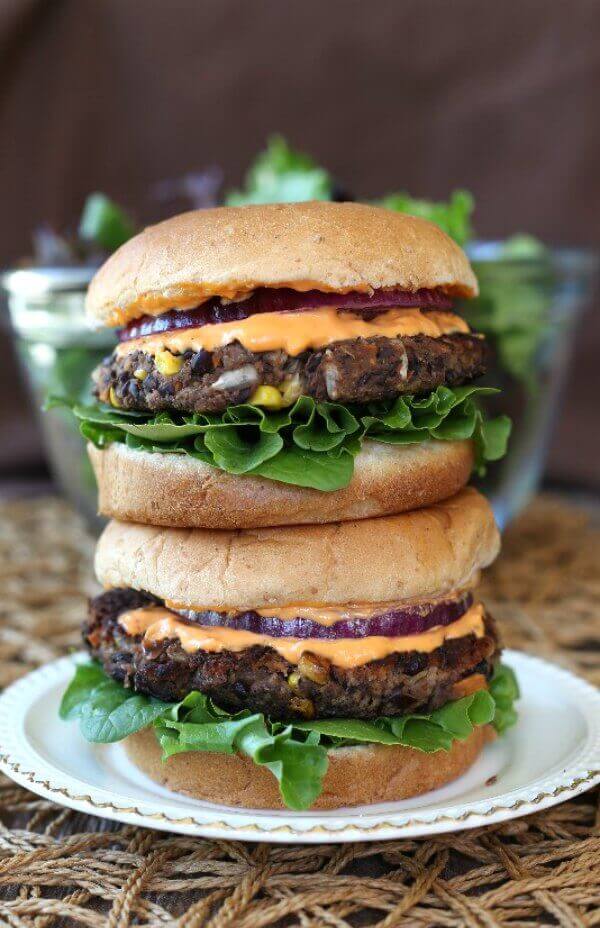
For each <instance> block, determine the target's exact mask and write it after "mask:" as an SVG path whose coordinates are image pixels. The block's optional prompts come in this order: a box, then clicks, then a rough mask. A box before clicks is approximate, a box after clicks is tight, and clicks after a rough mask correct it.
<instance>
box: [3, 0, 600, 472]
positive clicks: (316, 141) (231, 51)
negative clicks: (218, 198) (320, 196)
mask: <svg viewBox="0 0 600 928" xmlns="http://www.w3.org/2000/svg"><path fill="white" fill-rule="evenodd" d="M0 77H1V81H0V138H1V139H2V178H1V190H0V192H1V195H2V200H1V202H2V211H3V221H2V223H1V224H0V262H1V263H3V264H8V263H10V262H11V261H13V260H15V259H17V258H18V257H19V256H21V255H22V254H23V253H25V252H27V250H28V247H29V233H30V229H31V227H32V225H34V224H35V223H38V222H41V221H43V220H49V221H51V222H52V223H55V224H56V225H57V226H59V227H60V226H66V225H69V224H72V223H73V222H74V221H75V220H76V217H77V215H78V213H79V210H80V208H81V204H82V202H83V199H84V197H85V195H86V194H87V193H88V192H89V191H90V190H93V189H101V190H105V191H107V192H108V193H110V194H111V195H113V196H114V197H115V198H117V199H118V200H120V201H122V202H123V203H125V204H127V205H129V206H130V207H131V208H133V209H134V210H135V211H136V212H137V214H138V216H139V217H140V218H142V219H143V218H146V217H147V213H148V206H147V194H148V189H149V187H150V186H151V184H153V183H154V182H156V181H158V180H160V179H161V178H164V177H169V176H175V175H177V174H181V173H184V172H186V171H189V170H192V169H195V168H196V169H197V168H199V167H202V166H203V165H206V164H210V163H218V164H220V165H222V166H223V168H224V170H225V174H226V179H227V182H228V183H230V184H233V183H237V182H239V180H240V177H241V174H242V172H243V169H244V167H245V166H246V165H247V164H248V162H249V161H250V159H251V158H252V157H253V155H254V154H255V153H256V151H257V150H258V149H259V148H260V147H261V146H262V144H263V142H264V139H265V137H266V136H267V135H268V134H269V133H271V132H272V131H274V130H278V131H280V132H282V133H284V134H285V135H287V136H288V137H289V138H290V140H291V141H292V142H293V143H294V144H296V145H298V146H300V147H303V148H305V149H306V150H307V151H310V152H311V153H313V154H314V156H315V157H316V158H317V159H319V160H320V161H322V162H323V163H324V164H326V165H327V166H328V167H329V168H330V169H331V170H332V171H333V172H334V173H335V174H336V176H337V177H339V178H340V179H342V180H343V182H344V184H345V185H346V186H347V187H349V188H350V189H351V190H352V191H353V192H354V193H355V194H356V195H357V196H370V195H376V194H378V193H380V192H384V191H389V190H391V189H394V188H396V189H397V188H406V189H408V190H410V191H411V192H413V193H414V194H415V195H424V196H432V197H444V196H445V195H446V194H447V192H448V191H449V190H450V189H452V188H453V187H456V186H465V187H468V188H469V189H471V190H472V191H473V192H474V194H475V196H476V198H477V203H478V212H477V216H476V224H477V230H478V232H479V233H480V234H481V235H484V236H502V235H505V234H509V233H511V232H514V231H519V230H526V231H529V232H532V233H534V234H536V235H539V236H541V237H542V238H543V239H544V240H546V241H548V242H556V243H583V244H591V245H594V246H597V247H600V226H599V224H598V221H597V215H598V212H599V210H598V207H599V206H600V178H599V173H598V164H599V163H600V123H599V120H598V99H599V96H600V94H599V91H600V3H598V2H596V0H589V2H586V0H569V2H566V0H555V2H552V0H519V2H517V0H506V2H504V3H496V2H491V0H454V2H451V0H402V2H401V0H328V2H323V0H301V2H296V0H287V2H285V3H279V2H276V0H245V2H244V0H239V2H236V0H203V2H197V0H169V2H163V0H154V2H153V0H2V3H0ZM599 349H600V319H599V316H598V313H597V311H596V312H592V313H591V314H590V316H589V317H588V320H587V322H586V326H585V334H584V333H583V332H582V335H581V337H580V339H579V343H578V347H577V357H576V363H575V365H574V369H573V375H572V377H571V381H570V384H569V388H568V395H567V398H566V409H567V410H568V415H566V416H564V417H563V420H562V422H561V425H560V427H559V429H558V431H557V434H556V437H555V442H554V446H553V451H552V458H551V468H550V473H551V475H552V476H553V477H562V478H567V479H573V480H580V481H585V482H588V483H590V482H593V481H594V480H597V481H599V482H600V476H599V469H598V465H597V463H596V461H597V457H598V452H600V448H599V447H598V446H597V442H598V437H597V435H596V438H595V439H594V436H593V434H592V431H593V430H592V429H590V428H589V427H588V424H589V422H590V421H591V422H594V417H597V413H596V408H597V402H596V397H595V393H596V392H597V390H598V387H599V386H600V383H599V378H598V374H597V370H598V361H597V357H598V354H599ZM9 377H11V378H12V375H11V374H10V372H8V368H7V366H6V365H3V366H2V367H1V368H0V382H1V381H2V379H3V378H5V379H7V380H8V378H9ZM11 382H12V379H11V380H8V383H11ZM2 395H3V396H4V397H6V396H7V388H6V386H4V387H3V389H2ZM18 403H20V401H18ZM15 405H16V404H15V401H14V399H13V400H12V402H11V407H12V408H13V409H14V408H15ZM3 414H4V416H8V415H9V412H8V410H6V411H5V412H4V413H3ZM19 417H20V418H21V420H22V415H21V414H20V416H19ZM21 447H22V448H25V437H24V438H23V443H22V445H21ZM31 453H34V451H32V452H31Z"/></svg>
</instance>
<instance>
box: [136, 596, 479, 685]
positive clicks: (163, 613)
mask: <svg viewBox="0 0 600 928" xmlns="http://www.w3.org/2000/svg"><path fill="white" fill-rule="evenodd" d="M119 624H120V625H121V627H122V628H123V629H124V630H125V631H126V632H127V633H128V634H129V635H144V640H145V641H147V642H149V643H150V642H156V641H162V640H164V639H165V638H175V639H178V640H179V642H180V644H181V647H182V648H183V650H184V651H187V652H188V653H190V654H192V653H194V651H212V652H219V651H243V650H245V649H246V648H252V647H254V646H257V645H258V646H262V647H269V648H273V649H274V650H275V651H277V653H278V654H280V655H281V656H282V657H283V658H285V659H286V660H287V661H289V662H290V663H292V664H296V663H298V661H299V660H300V658H301V656H302V654H303V653H304V652H305V651H310V652H311V654H316V655H317V656H318V657H323V658H326V659H327V660H329V661H331V663H332V664H334V665H335V666H336V667H344V668H346V669H348V668H351V667H359V666H361V665H362V664H367V663H369V662H370V661H376V660H380V659H381V658H383V657H388V656H389V655H390V654H396V653H399V652H403V651H419V652H421V653H429V652H430V651H434V650H435V649H436V648H439V647H441V645H442V644H443V643H444V641H448V640H450V639H452V638H461V637H463V636H464V635H475V636H476V637H478V638H481V637H482V636H483V635H484V612H483V606H482V605H481V604H480V603H478V604H477V605H474V606H471V608H470V609H469V610H467V612H465V614H464V615H463V616H461V618H460V619H457V621H456V622H452V623H451V624H450V625H444V626H441V625H438V626H436V627H435V628H432V629H430V630H429V631H427V632H423V633H422V634H419V635H404V636H401V637H395V638H388V637H384V636H382V635H371V636H369V637H367V638H338V639H336V640H331V639H323V638H276V637H273V636H271V635H259V634H256V633H255V632H247V631H241V630H238V629H232V628H224V627H220V626H218V627H215V628H209V627H207V626H202V625H188V624H187V623H185V622H182V621H181V619H178V618H177V616H176V615H175V614H174V613H172V612H171V611H170V610H169V609H166V608H164V607H162V606H151V607H148V608H143V609H133V610H131V611H130V612H124V613H122V614H121V615H120V616H119Z"/></svg>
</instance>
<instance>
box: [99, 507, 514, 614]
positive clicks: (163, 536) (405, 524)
mask: <svg viewBox="0 0 600 928" xmlns="http://www.w3.org/2000/svg"><path fill="white" fill-rule="evenodd" d="M498 549H499V536H498V530H497V528H496V524H495V522H494V517H493V514H492V511H491V509H490V506H489V504H488V503H487V501H486V500H485V498H484V497H483V496H481V494H479V493H477V491H476V490H473V489H465V490H462V491H461V492H460V493H458V494H457V495H456V496H453V497H452V498H451V499H449V500H445V501H444V502H441V503H437V504H436V505H435V506H430V507H428V508H427V509H417V510H415V511H414V512H405V513H402V514H401V515H395V516H383V517H382V518H380V519H362V520H360V521H358V522H340V523H335V524H331V525H305V526H299V525H296V526H292V527H290V526H287V527H285V528H260V529H245V530H242V531H236V532H231V531H211V530H209V529H191V530H186V529H177V528H153V527H151V526H148V525H132V524H128V523H125V522H111V523H110V524H109V525H108V526H107V527H106V529H105V530H104V532H103V534H102V536H101V538H100V540H99V542H98V547H97V549H96V573H97V576H98V579H99V581H100V582H101V583H102V584H104V585H105V586H106V587H132V588H133V589H136V590H144V591H146V592H148V593H153V594H154V595H155V596H158V597H160V598H161V599H165V600H170V601H171V602H175V603H178V604H180V605H181V606H182V607H184V608H194V607H196V608H200V607H202V608H210V609H223V608H225V607H226V608H228V609H248V608H263V607H267V606H283V605H289V604H290V603H315V602H317V603H329V604H332V605H333V604H340V603H351V602H391V601H397V600H404V599H413V598H429V597H433V596H437V595H442V594H444V593H446V592H449V591H451V590H455V589H458V588H461V587H463V586H464V585H465V584H467V583H468V582H469V580H470V578H472V576H473V574H474V573H476V572H477V571H478V570H479V569H481V568H482V567H486V566H487V565H488V564H489V563H490V562H491V561H492V560H493V559H494V557H495V556H496V554H497V553H498Z"/></svg>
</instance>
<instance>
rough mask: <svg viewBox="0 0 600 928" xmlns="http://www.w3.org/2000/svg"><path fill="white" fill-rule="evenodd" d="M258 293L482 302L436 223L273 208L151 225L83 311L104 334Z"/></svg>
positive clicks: (205, 213)
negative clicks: (418, 294)
mask: <svg viewBox="0 0 600 928" xmlns="http://www.w3.org/2000/svg"><path fill="white" fill-rule="evenodd" d="M257 287H290V288H291V289H293V290H300V291H305V290H322V291H327V292H339V293H348V292H350V291H362V292H370V291H372V290H378V289H382V288H386V287H388V288H389V287H400V288H401V289H403V290H409V291H415V290H420V289H422V288H423V289H433V288H436V287H440V288H441V289H443V290H444V291H445V292H446V293H448V294H449V295H451V296H459V297H471V296H475V295H476V294H477V281H476V279H475V275H474V274H473V271H472V269H471V266H470V264H469V262H468V260H467V258H466V256H465V254H464V252H463V251H462V250H461V248H459V246H458V245H457V244H456V243H455V242H454V241H453V240H452V239H451V238H449V237H448V236H447V235H446V234H445V232H442V230H441V229H440V228H439V227H438V226H436V225H434V224H433V223H431V222H427V221H426V220H424V219H417V218H415V217H414V216H408V215H406V214H404V213H397V212H393V211H392V210H388V209H383V208H382V207H377V206H366V205H364V204H360V203H325V202H321V201H312V202H308V203H274V204H273V203H272V204H265V205H261V206H240V207H221V208H219V209H204V210H196V211H195V212H189V213H183V214H182V215H180V216H174V217H173V218H172V219H167V220H166V222H161V223H159V224H158V225H155V226H150V227H149V228H148V229H145V230H144V231H143V232H141V233H140V234H139V235H136V236H135V238H132V239H130V241H128V242H126V243H125V244H124V245H122V246H121V248H119V250H118V251H116V252H115V253H114V254H113V255H112V256H111V257H110V258H109V259H108V261H107V262H106V263H105V264H104V265H103V267H101V268H100V270H99V271H98V273H97V274H96V276H95V277H94V279H93V281H92V283H91V285H90V288H89V292H88V297H87V304H86V306H87V311H88V314H89V315H90V316H92V317H93V318H94V319H95V320H96V321H97V322H99V323H101V324H103V325H107V326H119V325H125V324H126V323H127V322H130V321H131V320H133V319H137V318H139V317H140V316H143V315H151V316H156V315H159V314H160V313H163V312H165V311H166V310H167V309H189V308H190V307H192V306H198V305H199V304H201V303H203V302H205V301H206V300H208V299H210V298H211V297H214V296H218V297H224V298H226V299H231V300H235V299H241V298H243V297H244V296H247V295H248V294H249V293H251V292H252V291H253V290H255V289H256V288H257Z"/></svg>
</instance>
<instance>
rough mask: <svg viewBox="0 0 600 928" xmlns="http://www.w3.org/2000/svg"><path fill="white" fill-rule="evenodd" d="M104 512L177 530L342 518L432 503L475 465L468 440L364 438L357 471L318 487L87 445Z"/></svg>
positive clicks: (460, 482)
mask: <svg viewBox="0 0 600 928" xmlns="http://www.w3.org/2000/svg"><path fill="white" fill-rule="evenodd" d="M88 452H89V455H90V458H91V461H92V465H93V468H94V473H95V474H96V481H97V483H98V508H99V511H100V513H101V514H102V515H104V516H109V517H110V518H114V519H120V520H121V521H123V522H142V523H145V524H148V525H164V526H173V527H175V528H213V529H236V528H260V527H261V526H269V525H271V526H277V525H299V524H312V523H323V522H341V521H347V520H349V519H367V518H374V517H376V516H383V515H391V514H394V513H398V512H404V511H405V510H407V509H418V508H420V507H422V506H430V505H432V504H433V503H437V502H439V501H440V500H442V499H446V498H447V497H449V496H453V495H454V494H455V493H457V492H458V491H459V490H460V489H462V487H464V486H465V484H466V483H467V481H468V479H469V476H470V473H471V470H472V467H473V447H472V443H471V442H470V441H456V442H450V441H427V442H420V443H418V444H414V445H386V444H384V443H383V442H365V444H364V445H363V448H362V450H361V451H360V452H359V454H358V455H357V457H356V459H355V467H354V476H353V478H352V480H351V482H350V484H349V485H348V486H347V487H345V488H344V489H342V490H336V491H334V492H331V493H323V492H320V491H319V490H312V489H309V488H305V487H297V486H292V485H290V484H287V483H280V482H278V481H275V480H266V479H264V478H261V477H252V476H249V475H242V476H238V475H236V474H227V473H225V471H222V470H219V469H218V468H216V467H211V466H210V465H209V464H205V463H203V462H202V461H198V460H195V459H194V458H190V457H188V456H187V455H184V454H181V455H177V454H158V453H149V452H146V451H134V450H131V449H129V448H127V447H126V446H125V445H124V444H119V443H114V444H112V445H109V446H108V447H107V448H105V449H102V450H101V449H99V448H96V447H95V446H94V445H91V444H90V445H88Z"/></svg>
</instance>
